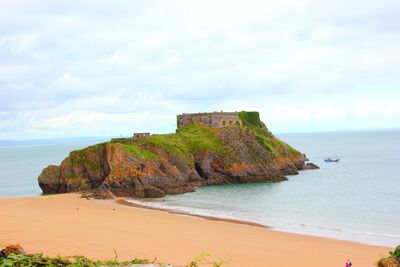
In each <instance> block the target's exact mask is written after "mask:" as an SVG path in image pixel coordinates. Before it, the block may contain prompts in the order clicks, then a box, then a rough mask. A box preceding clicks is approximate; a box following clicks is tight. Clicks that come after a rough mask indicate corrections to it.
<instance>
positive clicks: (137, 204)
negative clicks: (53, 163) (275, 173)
mask: <svg viewBox="0 0 400 267" xmlns="http://www.w3.org/2000/svg"><path fill="white" fill-rule="evenodd" d="M114 200H115V202H116V203H118V204H120V205H125V206H130V207H135V208H143V209H150V210H157V211H163V212H167V213H170V214H179V215H186V216H192V217H198V218H203V219H206V220H212V221H223V222H229V223H236V224H242V225H248V226H255V227H261V228H265V229H269V230H271V231H277V232H282V233H288V234H297V235H304V236H313V237H320V238H327V239H332V240H339V241H346V242H354V243H358V244H362V245H369V246H382V247H392V245H388V244H382V243H381V244H379V243H373V242H367V241H360V240H357V239H346V238H339V237H335V236H334V233H333V232H332V233H331V235H329V234H326V235H324V234H317V233H310V232H307V231H296V230H290V229H281V228H276V227H272V226H269V225H266V224H262V223H257V222H254V221H248V220H245V219H237V218H226V217H217V216H214V215H203V214H198V213H191V212H190V211H184V210H179V209H174V208H164V207H160V206H152V205H146V204H142V202H143V203H146V202H145V201H143V200H141V199H140V198H129V197H120V198H115V199H114ZM129 200H133V201H134V202H131V201H129ZM314 230H315V229H314ZM328 231H329V230H328ZM332 231H333V230H332ZM395 246H397V244H394V245H393V247H395Z"/></svg>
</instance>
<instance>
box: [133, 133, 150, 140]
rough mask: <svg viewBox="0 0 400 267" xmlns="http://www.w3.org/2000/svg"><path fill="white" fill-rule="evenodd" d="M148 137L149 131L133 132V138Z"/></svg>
mask: <svg viewBox="0 0 400 267" xmlns="http://www.w3.org/2000/svg"><path fill="white" fill-rule="evenodd" d="M145 137H150V133H133V139H139V138H145Z"/></svg>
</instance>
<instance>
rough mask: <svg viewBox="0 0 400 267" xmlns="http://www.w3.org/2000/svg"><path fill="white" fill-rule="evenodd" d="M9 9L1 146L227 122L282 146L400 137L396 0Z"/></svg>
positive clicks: (0, 53)
mask: <svg viewBox="0 0 400 267" xmlns="http://www.w3.org/2000/svg"><path fill="white" fill-rule="evenodd" d="M1 5H2V8H1V10H0V58H1V59H2V60H1V62H0V118H1V123H0V132H1V136H0V138H14V137H15V138H35V137H46V136H69V135H113V134H119V133H121V132H123V133H129V132H130V131H131V129H133V128H135V129H137V128H143V129H151V130H152V131H156V132H165V131H173V130H174V126H175V125H174V124H175V114H177V113H180V112H196V111H207V110H221V109H224V110H241V109H250V110H260V111H261V112H262V115H263V117H265V120H266V122H267V123H268V124H269V125H270V126H271V127H270V128H271V130H273V131H275V132H282V131H290V132H293V131H308V130H317V131H318V130H331V129H330V128H329V127H331V125H332V123H331V122H335V129H339V130H340V129H351V127H352V125H354V127H357V128H374V127H399V126H400V125H399V121H400V114H399V110H398V108H397V102H396V101H395V100H396V99H400V92H399V91H400V90H399V86H400V77H399V76H398V70H399V69H400V54H399V53H398V52H397V50H398V47H399V46H400V35H399V27H398V26H399V20H398V17H399V16H400V4H399V2H398V1H395V0H386V1H380V2H377V1H367V2H365V1H358V0H357V1H351V2H349V1H344V0H340V1H334V2H332V1H331V2H326V1H324V2H321V1H316V0H301V1H289V0H285V1H145V2H140V1H116V2H113V3H109V2H107V1H87V2H79V1H72V2H71V1H68V2H66V1H65V2H57V3H55V2H53V1H31V2H22V1H6V2H4V1H3V2H2V4H1ZM378 122H379V123H378ZM105 125H107V127H105Z"/></svg>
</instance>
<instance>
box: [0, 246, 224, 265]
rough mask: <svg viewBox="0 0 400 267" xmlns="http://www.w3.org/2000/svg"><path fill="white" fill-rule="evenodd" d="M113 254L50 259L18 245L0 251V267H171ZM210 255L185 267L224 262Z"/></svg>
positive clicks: (195, 259)
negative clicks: (101, 257)
mask: <svg viewBox="0 0 400 267" xmlns="http://www.w3.org/2000/svg"><path fill="white" fill-rule="evenodd" d="M114 252H115V259H114V260H105V261H93V260H90V259H88V258H86V257H84V256H74V257H62V256H56V257H50V256H46V255H43V254H41V253H35V254H27V253H26V252H25V251H24V250H23V248H22V247H21V246H20V245H11V246H7V247H6V248H5V249H3V250H1V251H0V267H14V266H18V267H28V266H29V267H36V266H38V267H97V266H147V264H149V266H152V267H153V266H159V267H161V266H165V267H167V266H168V267H173V266H172V265H169V264H162V263H155V261H156V259H154V260H153V261H149V260H143V259H138V258H135V259H132V260H129V261H117V252H116V251H114ZM209 256H210V254H207V253H202V254H200V255H199V256H197V257H195V258H194V259H193V260H192V261H191V262H190V263H188V264H187V265H185V267H199V266H213V267H220V266H222V265H223V264H225V263H226V262H225V261H224V260H222V259H219V260H217V261H209V260H208V257H209Z"/></svg>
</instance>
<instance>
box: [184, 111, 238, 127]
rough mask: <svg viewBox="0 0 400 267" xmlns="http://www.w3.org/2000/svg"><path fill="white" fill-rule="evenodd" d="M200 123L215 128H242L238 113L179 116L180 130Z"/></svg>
mask: <svg viewBox="0 0 400 267" xmlns="http://www.w3.org/2000/svg"><path fill="white" fill-rule="evenodd" d="M199 123H200V124H204V125H207V126H209V127H215V128H220V127H227V126H242V120H241V119H240V118H239V113H238V112H205V113H183V114H181V115H178V116H177V127H178V129H179V128H181V127H185V126H187V125H190V124H199Z"/></svg>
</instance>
